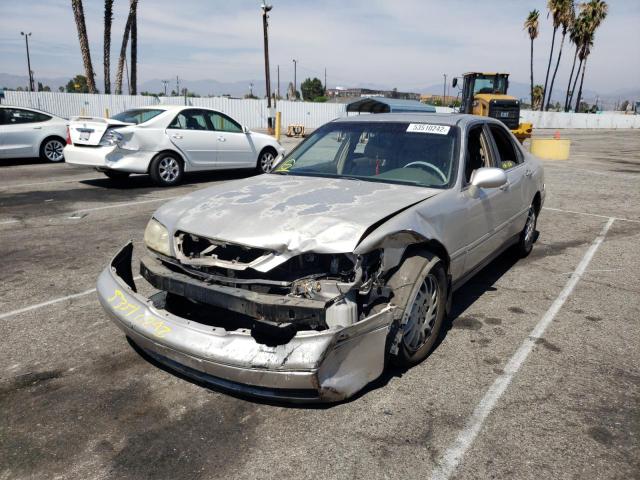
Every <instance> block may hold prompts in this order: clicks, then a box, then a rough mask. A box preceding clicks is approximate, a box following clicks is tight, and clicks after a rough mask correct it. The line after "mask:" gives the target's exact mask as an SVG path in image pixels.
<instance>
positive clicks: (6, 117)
mask: <svg viewBox="0 0 640 480" xmlns="http://www.w3.org/2000/svg"><path fill="white" fill-rule="evenodd" d="M2 110H3V111H4V114H3V115H2V117H3V118H2V123H3V124H5V125H16V124H21V123H37V122H46V121H47V120H50V119H51V117H50V116H49V115H45V114H44V113H40V112H32V111H31V110H22V109H21V108H3V109H2Z"/></svg>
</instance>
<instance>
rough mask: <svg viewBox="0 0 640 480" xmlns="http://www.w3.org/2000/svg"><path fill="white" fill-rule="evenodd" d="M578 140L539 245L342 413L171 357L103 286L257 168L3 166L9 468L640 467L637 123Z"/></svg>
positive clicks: (408, 471) (68, 472)
mask: <svg viewBox="0 0 640 480" xmlns="http://www.w3.org/2000/svg"><path fill="white" fill-rule="evenodd" d="M549 133H550V132H537V134H546V135H549ZM562 134H563V136H564V137H566V138H571V139H572V140H573V144H572V155H571V159H570V160H569V161H565V162H545V167H546V179H547V180H546V183H547V189H548V194H547V200H546V204H545V209H544V210H543V211H542V215H541V217H540V220H539V223H538V230H539V232H540V236H539V239H538V243H537V244H536V246H535V247H534V251H533V253H532V254H531V255H530V256H529V257H528V258H526V259H524V260H520V261H517V262H516V261H514V260H512V259H510V258H509V257H508V256H503V257H500V258H499V259H497V260H496V261H495V262H493V263H492V264H491V265H490V266H489V267H487V268H486V269H485V270H483V271H482V272H481V273H480V274H479V275H478V276H477V277H475V278H474V279H473V280H472V281H470V282H469V283H468V284H467V285H466V286H465V287H463V288H462V289H461V290H460V291H458V293H457V294H456V295H455V296H454V315H453V319H452V322H451V328H450V330H449V331H448V333H447V335H446V337H445V338H444V340H443V342H442V343H441V344H440V345H439V346H438V348H437V349H436V350H435V351H434V353H433V354H432V355H431V356H430V357H429V358H428V359H427V360H426V361H425V362H423V363H422V364H420V365H418V366H416V367H414V368H412V369H410V370H408V371H397V370H393V371H390V372H388V373H387V374H385V375H384V376H383V377H382V378H381V379H380V380H379V381H377V382H375V383H374V384H373V385H371V387H370V388H369V389H367V390H366V391H365V392H363V393H362V394H361V395H359V396H357V397H356V398H354V399H352V400H351V401H349V402H346V403H343V404H339V405H333V406H328V407H299V406H286V405H272V404H268V403H264V402H260V401H252V400H248V399H243V398H238V397H235V396H231V395H228V394H225V393H221V392H218V391H214V390H211V389H208V388H204V387H203V386H201V385H198V384H196V383H194V382H191V381H189V380H185V379H183V378H181V377H179V376H177V375H175V374H172V373H171V372H168V371H166V370H163V369H160V368H158V367H156V366H155V365H153V364H151V363H150V361H149V360H147V359H145V358H143V357H142V356H141V355H139V354H138V353H137V352H136V351H135V350H134V349H132V348H131V346H130V345H129V344H128V343H127V341H126V339H125V337H124V336H123V335H122V333H121V332H120V331H119V330H118V329H117V328H116V327H115V326H114V325H113V324H112V323H111V321H110V320H108V318H107V316H106V314H105V313H103V311H102V308H101V307H100V305H99V304H98V301H97V299H96V296H95V294H94V293H93V288H94V286H95V280H96V278H97V276H98V273H99V272H100V271H101V270H102V269H103V268H104V266H105V265H106V264H107V262H108V261H109V259H110V258H111V256H112V255H113V254H114V252H115V251H116V250H117V249H118V248H119V247H120V246H122V245H123V244H124V243H126V242H127V240H129V239H133V240H134V242H135V246H136V248H137V249H138V250H139V251H140V250H141V248H142V234H143V230H144V227H145V225H146V222H147V220H148V218H149V216H150V215H151V213H152V212H153V211H154V209H155V208H157V207H158V206H160V205H161V204H162V202H163V201H164V200H166V199H169V198H172V197H175V196H178V195H181V194H184V193H186V192H189V191H192V190H195V189H199V188H203V187H206V186H208V185H211V184H214V183H216V182H224V181H230V180H233V179H235V178H241V177H243V176H245V175H246V174H244V173H242V172H224V173H215V172H214V173H209V174H206V175H201V176H198V177H195V176H194V177H187V179H186V182H185V184H184V185H182V186H180V187H177V188H173V189H160V188H157V187H154V186H153V185H152V184H151V182H150V180H149V179H147V178H146V177H144V176H139V177H132V178H131V180H130V181H129V182H128V183H124V184H121V185H113V184H112V183H110V182H109V181H108V180H107V179H106V178H105V177H103V176H102V175H101V174H99V173H97V172H93V171H91V170H85V169H78V168H74V167H71V166H68V165H61V164H47V163H41V162H38V161H36V160H18V161H13V160H11V161H4V163H3V164H2V165H0V238H1V239H2V242H1V248H2V252H3V255H2V263H1V266H0V292H2V293H1V294H0V338H1V339H2V346H1V349H0V352H1V353H0V411H1V412H2V414H1V416H0V479H23V478H24V479H26V478H37V479H42V478H61V479H67V478H69V479H71V478H74V479H103V478H132V479H133V478H135V479H146V478H149V479H165V478H166V479H181V478H189V479H209V478H238V479H253V478H258V477H259V478H274V479H275V478H278V479H282V478H364V477H366V478H368V479H374V478H405V479H406V478H429V477H431V476H433V477H434V478H465V479H466V478H505V479H507V478H509V479H510V478H519V479H520V478H522V479H529V478H531V479H539V478H563V479H564V478H598V479H601V478H607V479H608V478H620V479H623V478H624V479H628V478H640V473H639V472H640V327H639V324H638V319H639V318H640V255H638V245H640V156H639V154H638V152H639V151H640V134H639V133H638V132H637V131H634V130H628V131H621V130H617V131H563V132H562ZM290 146H291V145H290V144H289V145H285V147H287V148H290ZM578 274H581V275H578ZM139 283H141V282H139ZM543 327H544V328H543ZM456 467H457V468H456Z"/></svg>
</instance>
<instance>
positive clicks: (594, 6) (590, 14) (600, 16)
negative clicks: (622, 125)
mask: <svg viewBox="0 0 640 480" xmlns="http://www.w3.org/2000/svg"><path fill="white" fill-rule="evenodd" d="M585 9H586V10H587V18H588V19H589V23H588V29H587V32H588V39H587V41H586V42H585V47H584V62H583V65H582V77H581V79H580V88H579V89H578V97H577V98H576V109H575V111H576V112H577V111H578V110H579V107H580V99H581V97H582V85H583V84H584V72H585V71H586V70H587V58H588V57H589V54H590V53H591V47H592V46H593V39H594V37H595V32H596V30H597V29H598V27H599V26H600V24H601V23H602V22H603V20H604V19H605V18H607V13H609V5H607V2H605V1H604V0H590V1H589V3H587V4H586V6H585Z"/></svg>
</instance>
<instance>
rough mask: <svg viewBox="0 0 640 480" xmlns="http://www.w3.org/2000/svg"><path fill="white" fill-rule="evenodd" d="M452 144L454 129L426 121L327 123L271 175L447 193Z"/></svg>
mask: <svg viewBox="0 0 640 480" xmlns="http://www.w3.org/2000/svg"><path fill="white" fill-rule="evenodd" d="M457 139H458V129H457V127H451V126H448V125H436V124H431V123H426V122H425V123H408V122H406V123H400V122H351V123H348V122H335V123H329V124H327V125H325V126H323V127H321V128H319V129H318V130H316V131H315V132H313V133H312V134H311V136H309V138H307V139H306V140H305V141H304V142H302V143H301V144H300V145H299V146H298V148H296V149H295V150H293V151H292V152H291V153H290V154H289V155H287V156H286V157H285V158H284V159H282V161H281V162H280V163H279V164H278V165H277V166H276V167H275V168H274V170H273V173H275V174H286V175H309V176H320V177H337V178H356V179H361V180H365V181H373V182H385V183H400V184H406V185H418V186H423V187H434V188H447V187H449V186H450V185H451V184H452V183H453V182H454V179H455V163H456V162H455V152H456V145H457Z"/></svg>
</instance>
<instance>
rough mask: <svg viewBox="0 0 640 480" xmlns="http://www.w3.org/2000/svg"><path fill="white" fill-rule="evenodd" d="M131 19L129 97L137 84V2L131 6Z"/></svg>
mask: <svg viewBox="0 0 640 480" xmlns="http://www.w3.org/2000/svg"><path fill="white" fill-rule="evenodd" d="M132 12H133V18H132V19H131V91H130V92H129V95H135V94H136V91H137V84H138V2H137V1H136V3H135V4H134V5H133V10H132Z"/></svg>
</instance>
